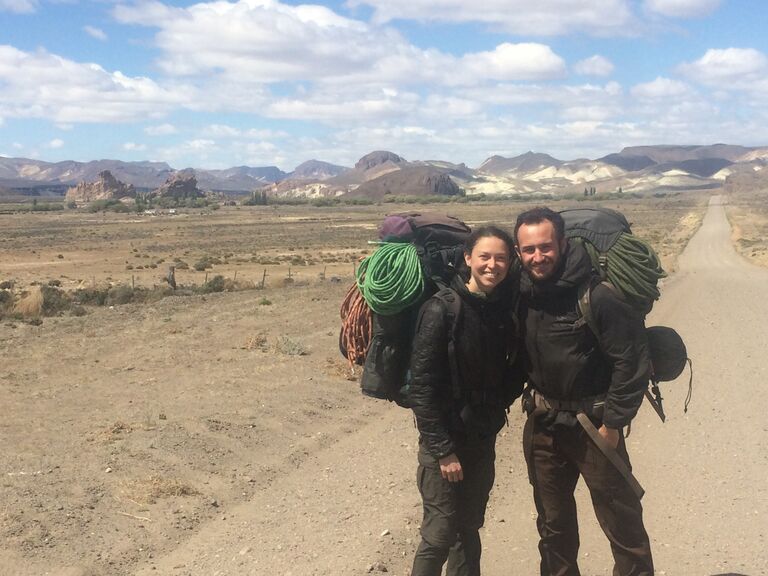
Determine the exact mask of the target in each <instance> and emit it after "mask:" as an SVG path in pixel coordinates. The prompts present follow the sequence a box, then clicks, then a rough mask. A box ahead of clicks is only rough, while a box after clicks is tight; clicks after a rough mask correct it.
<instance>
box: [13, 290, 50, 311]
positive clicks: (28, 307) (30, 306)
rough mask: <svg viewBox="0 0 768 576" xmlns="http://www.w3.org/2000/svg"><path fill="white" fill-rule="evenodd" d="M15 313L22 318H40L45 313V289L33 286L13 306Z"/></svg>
mask: <svg viewBox="0 0 768 576" xmlns="http://www.w3.org/2000/svg"><path fill="white" fill-rule="evenodd" d="M13 313H14V314H17V315H18V316H21V317H22V318H39V317H40V316H41V315H42V313H43V291H42V289H41V288H40V286H32V287H31V288H30V289H29V291H28V292H27V293H26V294H24V295H22V297H21V298H20V299H19V301H18V302H16V305H15V306H14V307H13Z"/></svg>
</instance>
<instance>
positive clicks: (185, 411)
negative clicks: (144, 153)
mask: <svg viewBox="0 0 768 576" xmlns="http://www.w3.org/2000/svg"><path fill="white" fill-rule="evenodd" d="M729 235H730V229H729V227H728V223H727V220H726V219H725V216H724V212H723V208H722V207H721V206H720V205H719V204H718V203H717V202H715V203H714V204H713V205H712V206H711V207H710V209H709V212H708V214H707V216H706V218H705V220H704V223H703V225H702V227H701V228H700V230H699V232H698V233H697V235H696V236H695V237H694V239H693V240H692V241H691V242H690V243H689V245H688V247H687V249H686V251H685V253H684V254H683V255H682V257H681V258H680V260H679V271H678V273H677V274H676V275H675V276H674V277H672V278H671V279H669V280H668V281H667V283H666V285H665V287H664V293H663V297H662V300H661V301H660V302H659V304H657V306H656V308H655V309H654V312H653V314H652V316H651V320H650V322H649V323H663V324H669V325H672V326H675V327H676V328H677V329H678V330H679V331H680V332H681V334H682V335H683V337H684V338H685V340H686V343H687V344H688V347H689V353H690V355H691V357H692V359H693V365H694V369H695V379H694V396H693V401H692V403H691V406H690V409H689V411H688V413H687V414H684V413H683V401H684V398H685V394H686V391H687V386H686V384H687V373H686V374H685V377H684V378H681V379H680V380H679V381H678V382H676V383H671V384H668V385H666V386H665V388H664V391H665V400H666V408H667V414H668V420H667V423H666V424H662V423H661V422H660V421H658V419H657V417H656V415H655V413H654V412H653V411H652V410H651V409H650V408H649V407H644V408H643V409H642V410H641V414H640V416H639V417H638V419H637V420H636V422H635V425H634V426H633V430H632V433H631V435H630V437H629V439H628V445H629V450H630V454H631V456H632V459H633V464H634V467H635V471H636V475H637V476H638V479H639V480H640V482H641V483H642V484H643V485H644V487H645V488H646V491H647V494H646V497H645V499H644V501H643V502H644V506H645V514H646V522H647V527H648V530H649V532H650V535H651V539H652V544H653V547H654V554H655V558H656V563H657V568H658V573H659V574H669V575H683V576H686V575H692V576H714V575H721V574H732V575H733V574H742V575H746V576H757V575H762V574H768V554H767V553H766V552H765V550H766V549H767V548H768V542H766V539H768V522H766V518H768V488H766V483H765V474H766V472H768V448H767V447H766V442H765V440H766V432H767V431H768V425H766V423H765V418H764V416H763V412H764V411H763V408H762V402H761V401H762V396H761V394H760V392H761V388H762V385H763V383H764V382H765V381H766V379H767V377H768V369H767V368H766V367H765V365H764V363H763V357H764V349H765V342H766V337H767V336H768V327H766V324H765V321H764V319H765V318H768V299H766V298H765V290H766V289H765V286H766V285H768V271H767V270H764V269H760V268H756V267H753V266H750V265H748V264H747V263H746V262H744V261H743V260H742V259H741V258H740V257H738V256H737V255H736V254H735V253H734V252H733V249H732V248H731V244H730V241H729ZM344 291H345V286H344V285H343V284H338V283H333V282H329V281H322V282H321V281H318V280H312V281H310V282H307V283H306V285H298V286H292V287H289V288H284V289H277V288H268V289H267V290H265V291H257V292H254V291H251V292H241V293H233V294H214V295H209V296H205V297H202V296H198V297H187V298H177V297H174V298H167V299H164V300H162V301H160V302H158V303H156V304H152V305H144V306H133V305H126V306H120V307H116V308H114V309H97V310H95V311H94V312H92V313H90V314H88V315H87V316H83V317H60V318H52V319H46V320H45V322H44V323H43V325H42V326H30V325H27V324H22V323H17V322H9V321H7V320H6V321H3V323H2V324H0V358H2V363H1V364H0V403H2V406H3V407H4V411H3V414H4V418H3V420H2V421H1V422H0V442H1V443H2V446H3V447H4V448H3V451H2V454H0V498H1V501H2V509H1V510H0V535H1V536H2V540H1V542H2V543H1V544H0V574H3V575H4V574H9V575H11V574H13V575H39V574H56V575H66V576H75V575H79V576H86V575H89V576H95V575H126V574H137V575H139V574H140V575H146V574H169V575H177V574H178V575H197V574H210V575H213V574H219V575H225V574H229V575H235V574H253V575H265V576H266V575H269V576H271V575H284V576H287V575H292V576H305V575H306V576H310V575H328V576H331V575H333V576H347V575H349V576H353V575H361V574H365V573H367V572H369V571H373V572H374V573H375V572H380V571H383V569H384V568H386V570H387V572H388V573H389V574H394V575H401V576H402V575H406V574H407V573H408V568H409V565H410V559H411V556H412V553H413V550H414V548H415V546H416V544H417V543H418V525H419V521H420V515H421V511H420V501H419V498H418V493H417V490H416V487H415V466H416V464H415V459H416V431H415V429H414V426H413V422H412V418H411V415H410V413H408V412H407V411H405V410H402V409H400V408H397V407H395V406H392V405H388V404H386V403H383V402H378V401H373V400H370V399H365V398H363V397H362V396H361V395H360V394H359V392H358V389H357V384H356V383H355V382H352V381H349V380H347V379H346V378H345V366H344V364H343V363H341V362H340V361H339V360H338V354H337V353H336V337H337V331H336V327H337V326H338V304H339V302H340V300H341V298H342V295H343V293H344ZM263 298H266V299H268V300H269V301H271V305H260V301H262V299H263ZM302 349H304V350H305V351H307V352H308V353H307V354H304V355H297V354H292V353H295V352H299V351H301V350H302ZM521 427H522V416H521V415H520V414H519V413H518V411H517V410H516V409H515V410H513V412H512V414H511V415H510V426H509V428H507V429H505V430H504V432H503V434H502V435H501V437H500V438H499V443H498V453H499V456H498V463H497V484H496V486H495V488H494V491H493V494H492V499H491V504H490V507H489V510H488V515H487V521H486V527H485V528H484V529H483V540H484V543H485V555H484V574H485V575H486V576H502V575H509V574H519V575H523V576H528V575H533V574H535V573H537V551H536V540H537V538H536V533H535V522H534V513H533V512H534V510H533V503H532V500H531V490H530V486H529V485H528V482H527V479H526V476H525V466H524V463H523V459H522V454H521V451H520V432H521ZM579 491H580V492H579V497H580V517H581V526H582V553H583V558H582V571H583V573H584V575H585V576H603V575H606V576H607V575H609V574H611V560H610V553H609V550H608V546H607V543H606V541H605V538H604V537H603V536H602V535H601V534H600V532H599V528H598V527H597V524H596V522H595V520H594V517H593V515H592V513H591V509H590V506H589V503H588V497H587V496H586V494H585V492H584V490H583V487H582V486H580V488H579Z"/></svg>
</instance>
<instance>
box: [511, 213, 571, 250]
mask: <svg viewBox="0 0 768 576" xmlns="http://www.w3.org/2000/svg"><path fill="white" fill-rule="evenodd" d="M544 220H548V221H549V222H551V223H552V226H554V228H555V236H556V239H557V241H558V242H560V241H561V240H562V239H563V238H565V222H564V221H563V217H562V216H560V214H559V213H558V212H555V211H554V210H552V209H551V208H547V207H546V206H537V207H536V208H531V209H530V210H526V211H525V212H523V213H522V214H520V215H519V216H518V217H517V222H515V244H517V231H518V230H520V226H522V225H523V224H525V225H526V226H530V225H532V224H541V223H542V222H543V221H544Z"/></svg>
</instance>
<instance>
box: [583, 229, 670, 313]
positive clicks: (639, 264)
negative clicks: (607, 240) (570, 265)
mask: <svg viewBox="0 0 768 576" xmlns="http://www.w3.org/2000/svg"><path fill="white" fill-rule="evenodd" d="M583 244H584V247H585V248H586V249H587V252H588V253H589V257H590V259H591V260H592V264H593V266H595V268H598V269H601V270H602V272H603V273H604V274H605V276H606V279H607V280H608V281H609V282H610V283H611V284H613V285H614V286H615V287H616V288H618V289H619V290H621V292H622V293H623V294H624V296H626V297H627V298H629V299H630V300H635V301H638V302H642V303H647V304H652V303H653V302H654V301H655V300H658V298H659V296H660V295H661V293H660V292H659V288H658V286H657V284H658V281H659V279H661V278H664V277H666V275H667V273H666V272H664V270H663V269H662V267H661V262H659V257H658V256H657V255H656V252H654V250H653V248H652V247H651V246H650V244H648V243H647V242H645V241H643V240H641V239H640V238H638V237H637V236H633V235H632V234H622V235H621V236H619V238H618V240H617V241H616V243H615V244H614V245H613V246H611V249H610V250H608V258H607V268H606V269H604V270H603V269H602V268H601V267H600V265H599V256H600V254H599V252H598V251H597V248H595V247H594V246H593V245H592V244H590V243H589V242H583Z"/></svg>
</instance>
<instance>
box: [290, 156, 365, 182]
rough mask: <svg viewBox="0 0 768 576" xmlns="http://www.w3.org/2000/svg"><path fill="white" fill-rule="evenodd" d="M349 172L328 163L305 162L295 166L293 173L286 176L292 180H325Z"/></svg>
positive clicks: (346, 169) (318, 161)
mask: <svg viewBox="0 0 768 576" xmlns="http://www.w3.org/2000/svg"><path fill="white" fill-rule="evenodd" d="M349 170H350V169H349V168H346V167H345V166H337V165H336V164H331V163H329V162H322V161H320V160H307V161H306V162H302V163H301V164H299V165H298V166H296V168H294V170H293V172H291V173H290V174H288V175H287V178H290V179H292V180H327V179H328V178H333V177H335V176H339V175H340V174H344V173H345V172H349Z"/></svg>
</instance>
